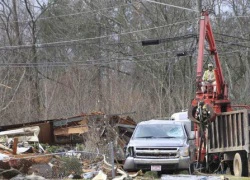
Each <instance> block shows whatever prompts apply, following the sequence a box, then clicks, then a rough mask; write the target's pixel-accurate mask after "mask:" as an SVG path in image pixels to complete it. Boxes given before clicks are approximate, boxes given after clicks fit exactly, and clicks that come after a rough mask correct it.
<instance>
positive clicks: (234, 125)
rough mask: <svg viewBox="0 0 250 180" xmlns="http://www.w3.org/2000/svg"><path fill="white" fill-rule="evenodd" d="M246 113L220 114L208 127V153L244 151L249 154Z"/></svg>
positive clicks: (249, 129) (245, 111)
mask: <svg viewBox="0 0 250 180" xmlns="http://www.w3.org/2000/svg"><path fill="white" fill-rule="evenodd" d="M248 116H249V115H248V111H247V110H239V111H233V112H226V113H221V114H219V115H218V116H217V118H216V119H215V121H214V122H212V124H211V126H210V130H209V131H208V132H209V133H212V134H211V136H210V135H208V136H209V138H208V141H209V142H208V144H209V145H210V146H209V147H208V152H209V153H216V152H229V151H239V150H246V151H247V152H249V136H250V133H249V131H250V127H249V120H248Z"/></svg>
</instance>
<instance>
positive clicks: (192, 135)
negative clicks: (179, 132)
mask: <svg viewBox="0 0 250 180" xmlns="http://www.w3.org/2000/svg"><path fill="white" fill-rule="evenodd" d="M188 139H189V140H194V139H195V134H194V131H191V132H190V134H189V138H188Z"/></svg>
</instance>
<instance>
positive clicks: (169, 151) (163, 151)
mask: <svg viewBox="0 0 250 180" xmlns="http://www.w3.org/2000/svg"><path fill="white" fill-rule="evenodd" d="M178 155H179V154H178V148H172V147H170V148H158V147H156V148H154V147H150V148H135V156H136V157H137V158H148V159H150V158H151V159H174V158H178Z"/></svg>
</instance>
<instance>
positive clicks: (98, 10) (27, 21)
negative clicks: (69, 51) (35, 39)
mask: <svg viewBox="0 0 250 180" xmlns="http://www.w3.org/2000/svg"><path fill="white" fill-rule="evenodd" d="M136 3H138V2H134V3H129V4H122V5H120V6H113V7H107V8H102V9H97V10H92V11H85V12H78V13H72V14H62V15H58V16H53V17H39V18H38V19H37V20H36V21H40V20H47V19H54V18H60V17H69V16H76V15H81V14H89V13H92V14H97V13H98V12H101V11H103V10H110V9H114V8H121V7H124V6H129V5H131V4H136ZM31 21H32V20H26V21H11V23H16V22H18V23H29V22H31ZM0 24H3V23H0Z"/></svg>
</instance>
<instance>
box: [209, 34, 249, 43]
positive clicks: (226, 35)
mask: <svg viewBox="0 0 250 180" xmlns="http://www.w3.org/2000/svg"><path fill="white" fill-rule="evenodd" d="M214 34H218V35H221V36H225V37H231V38H236V39H240V40H244V41H250V39H245V38H242V37H237V36H232V35H228V34H222V33H214Z"/></svg>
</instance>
